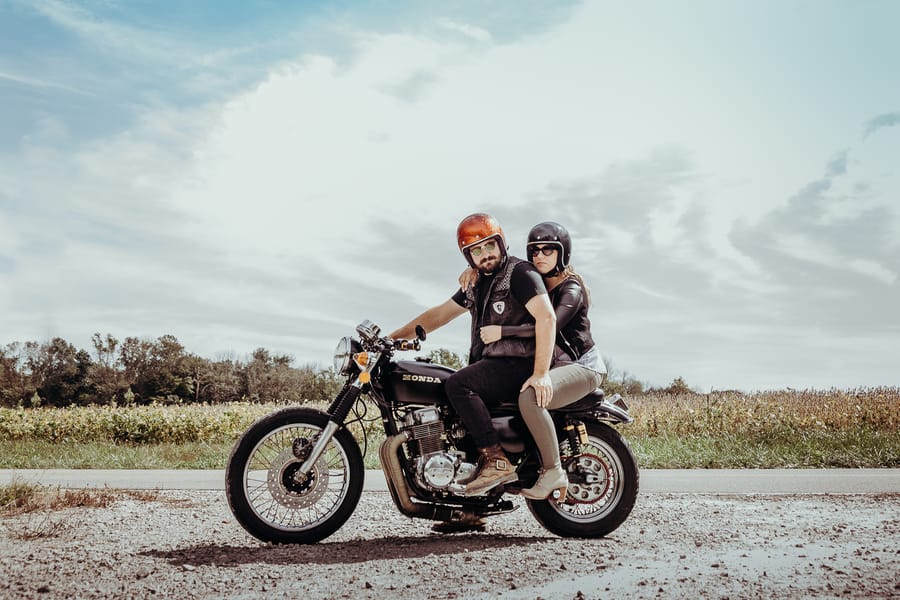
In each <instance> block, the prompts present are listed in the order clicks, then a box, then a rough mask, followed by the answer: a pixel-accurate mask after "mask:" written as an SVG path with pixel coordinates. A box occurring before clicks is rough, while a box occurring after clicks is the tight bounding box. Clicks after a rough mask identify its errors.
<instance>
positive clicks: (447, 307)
mask: <svg viewBox="0 0 900 600" xmlns="http://www.w3.org/2000/svg"><path fill="white" fill-rule="evenodd" d="M467 312H468V310H467V309H466V308H465V307H464V306H460V305H459V304H457V303H456V302H455V301H454V300H453V299H452V298H451V299H450V300H447V301H446V302H444V303H443V304H438V305H437V306H433V307H431V308H429V309H428V310H426V311H425V312H423V313H422V314H421V315H419V316H418V317H416V318H415V319H413V320H412V321H410V322H409V323H407V324H406V325H404V326H403V327H401V328H400V329H398V330H396V331H394V332H392V333H391V334H390V335H389V336H388V337H389V338H391V339H395V340H397V339H400V340H408V339H412V338H414V337H416V325H421V326H422V327H424V328H425V331H426V332H427V333H431V332H432V331H434V330H435V329H438V328H440V327H443V326H444V325H446V324H447V323H449V322H450V321H452V320H453V319H455V318H456V317H458V316H460V315H462V314H464V313H467Z"/></svg>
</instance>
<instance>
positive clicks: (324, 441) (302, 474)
mask: <svg viewBox="0 0 900 600" xmlns="http://www.w3.org/2000/svg"><path fill="white" fill-rule="evenodd" d="M364 385H365V384H364V383H362V382H361V381H360V380H359V378H357V379H356V381H354V382H353V383H350V384H347V385H345V386H344V389H342V390H341V391H340V393H338V395H337V396H336V397H335V399H334V400H333V401H332V403H331V406H329V407H328V415H329V417H330V418H329V419H328V423H327V424H326V425H325V428H324V429H323V430H322V431H321V432H320V433H319V435H318V436H316V443H315V444H313V447H312V450H310V451H309V453H308V454H307V453H306V451H305V449H301V448H296V449H295V450H294V453H295V455H297V453H298V452H300V455H298V456H297V458H298V459H303V464H301V465H300V468H299V469H298V470H297V472H296V473H294V480H295V481H297V483H302V482H304V481H306V479H307V478H308V477H309V473H310V471H312V468H313V465H315V464H316V461H317V460H319V457H320V456H322V453H323V452H325V447H326V446H327V445H328V442H330V441H331V438H333V437H334V434H335V433H337V431H338V430H339V429H340V428H341V426H342V425H343V423H344V419H346V418H347V415H348V414H349V413H350V409H351V408H353V405H354V404H355V403H356V400H357V399H358V398H359V395H360V394H361V393H362V388H363V386H364Z"/></svg>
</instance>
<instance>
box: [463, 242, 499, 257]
mask: <svg viewBox="0 0 900 600" xmlns="http://www.w3.org/2000/svg"><path fill="white" fill-rule="evenodd" d="M496 249H497V242H488V243H487V244H484V245H483V246H475V247H474V248H471V249H470V250H469V254H471V255H472V256H473V257H475V258H478V257H479V256H481V253H482V252H493V251H494V250H496Z"/></svg>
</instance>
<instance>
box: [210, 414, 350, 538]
mask: <svg viewBox="0 0 900 600" xmlns="http://www.w3.org/2000/svg"><path fill="white" fill-rule="evenodd" d="M327 423H328V415H326V414H325V413H323V412H321V411H318V410H313V409H308V408H285V409H282V410H279V411H277V412H274V413H272V414H270V415H268V416H266V417H263V418H262V419H260V420H259V421H257V422H256V423H254V424H253V425H252V426H251V427H250V429H248V430H247V432H246V433H244V435H243V436H242V437H241V438H240V439H239V440H238V441H237V443H236V444H235V446H234V449H233V450H232V451H231V456H230V458H229V459H228V467H227V469H226V471H225V492H226V497H227V498H228V505H229V506H230V507H231V512H232V513H234V516H235V517H236V518H237V520H238V522H239V523H240V524H241V525H242V526H243V527H244V529H246V530H247V531H248V532H249V533H250V534H251V535H253V536H254V537H256V538H258V539H260V540H262V541H264V542H274V543H279V544H310V543H314V542H318V541H319V540H322V539H324V538H326V537H328V536H329V535H331V534H332V533H334V532H335V531H337V530H338V529H339V528H340V527H341V525H343V524H344V523H345V522H346V521H347V519H348V518H350V515H351V514H352V513H353V510H354V509H355V508H356V505H357V503H358V502H359V498H360V496H361V495H362V487H363V479H364V477H365V471H364V467H363V459H362V454H361V453H360V451H359V445H358V444H357V443H356V440H355V439H354V438H353V435H351V434H350V432H349V431H347V430H346V429H340V430H338V431H337V432H336V433H335V434H334V437H333V438H332V439H331V441H330V442H329V443H328V445H327V446H326V447H325V451H324V452H323V453H322V455H321V456H320V457H319V459H318V460H317V461H316V462H315V463H314V464H313V467H312V470H310V472H309V474H308V475H307V476H306V477H303V476H301V475H300V474H299V469H300V465H301V464H303V461H304V460H305V458H306V456H308V454H309V451H310V450H311V449H312V447H313V445H314V444H315V442H316V440H317V439H318V435H319V434H320V433H321V431H322V430H323V429H324V428H325V425H326V424H327Z"/></svg>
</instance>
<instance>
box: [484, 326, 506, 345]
mask: <svg viewBox="0 0 900 600" xmlns="http://www.w3.org/2000/svg"><path fill="white" fill-rule="evenodd" d="M501 333H502V330H501V329H500V326H499V325H485V326H484V327H482V328H481V341H482V342H484V343H485V344H490V343H491V342H496V341H497V340H499V339H500V338H501V337H502V335H501Z"/></svg>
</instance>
